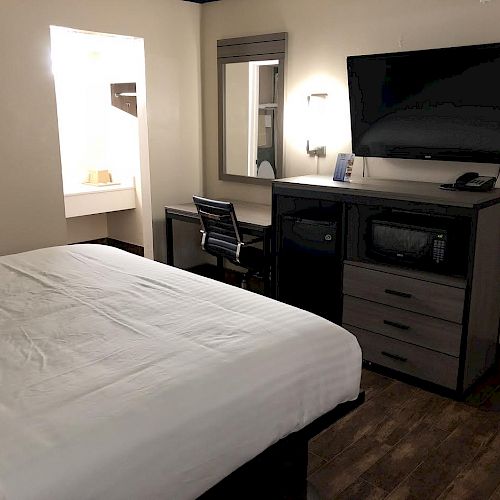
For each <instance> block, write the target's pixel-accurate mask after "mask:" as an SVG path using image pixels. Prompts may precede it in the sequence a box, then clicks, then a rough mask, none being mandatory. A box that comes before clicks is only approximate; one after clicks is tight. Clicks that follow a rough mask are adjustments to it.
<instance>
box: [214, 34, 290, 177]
mask: <svg viewBox="0 0 500 500" xmlns="http://www.w3.org/2000/svg"><path fill="white" fill-rule="evenodd" d="M286 46H287V34H286V33H271V34H267V35H256V36H248V37H240V38H230V39H226V40H218V41H217V66H218V95H219V101H218V106H219V178H220V179H222V180H230V181H240V182H251V183H258V184H261V183H269V180H271V179H277V178H279V177H282V162H283V131H282V129H283V96H284V76H285V75H284V68H285V57H286Z"/></svg>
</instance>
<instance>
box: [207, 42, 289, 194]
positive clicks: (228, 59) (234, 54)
mask: <svg viewBox="0 0 500 500" xmlns="http://www.w3.org/2000/svg"><path fill="white" fill-rule="evenodd" d="M287 43H288V34H287V33H271V34H267V35H256V36H246V37H240V38H228V39H225V40H217V78H218V85H217V87H218V107H219V110H218V111H219V116H218V122H219V127H218V128H219V180H223V181H235V182H248V183H251V184H270V183H271V182H272V181H273V180H274V179H264V178H260V177H249V176H245V175H235V174H228V173H227V172H226V109H225V96H226V71H225V65H226V64H231V63H237V62H249V61H266V60H272V59H277V60H278V61H279V62H278V68H279V69H278V75H279V76H280V78H278V108H277V111H276V130H277V133H276V165H275V167H276V179H279V178H281V177H283V107H284V102H285V99H284V97H285V95H284V94H285V62H286V52H287Z"/></svg>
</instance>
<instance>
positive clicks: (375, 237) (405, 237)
mask: <svg viewBox="0 0 500 500" xmlns="http://www.w3.org/2000/svg"><path fill="white" fill-rule="evenodd" d="M372 229H373V233H372V250H373V251H374V252H375V253H376V254H378V255H380V256H382V257H386V258H388V259H390V260H393V261H399V262H402V263H413V262H416V261H418V260H421V259H423V258H424V259H425V256H426V255H428V254H429V249H430V245H431V242H430V238H429V234H428V233H425V232H423V231H418V230H415V229H411V228H405V227H402V226H399V225H385V224H374V225H373V228H372Z"/></svg>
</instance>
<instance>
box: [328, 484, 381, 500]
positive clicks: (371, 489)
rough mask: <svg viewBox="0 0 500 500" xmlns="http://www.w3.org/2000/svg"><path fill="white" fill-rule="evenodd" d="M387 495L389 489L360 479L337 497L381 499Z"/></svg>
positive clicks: (355, 499)
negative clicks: (386, 489)
mask: <svg viewBox="0 0 500 500" xmlns="http://www.w3.org/2000/svg"><path fill="white" fill-rule="evenodd" d="M386 496H387V491H385V490H383V489H382V488H379V487H377V486H374V485H373V484H370V483H368V482H366V481H365V480H364V479H358V480H357V481H355V482H354V483H352V484H351V485H350V486H349V487H347V488H346V489H345V490H344V491H343V492H342V493H340V494H339V495H337V496H336V497H335V498H336V499H337V500H361V499H362V500H381V499H383V498H385V497H386Z"/></svg>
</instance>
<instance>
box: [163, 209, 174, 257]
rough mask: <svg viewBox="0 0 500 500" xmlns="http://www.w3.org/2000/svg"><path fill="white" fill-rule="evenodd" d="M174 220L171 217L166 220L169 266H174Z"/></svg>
mask: <svg viewBox="0 0 500 500" xmlns="http://www.w3.org/2000/svg"><path fill="white" fill-rule="evenodd" d="M173 223H174V221H173V219H171V218H170V217H168V216H167V217H166V218H165V232H166V238H167V264H168V265H170V266H173V265H174V227H173Z"/></svg>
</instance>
